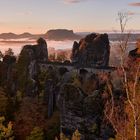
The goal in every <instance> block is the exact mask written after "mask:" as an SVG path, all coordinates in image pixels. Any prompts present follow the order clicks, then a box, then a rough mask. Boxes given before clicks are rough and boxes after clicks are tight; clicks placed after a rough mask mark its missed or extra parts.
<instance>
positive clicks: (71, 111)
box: [58, 84, 114, 140]
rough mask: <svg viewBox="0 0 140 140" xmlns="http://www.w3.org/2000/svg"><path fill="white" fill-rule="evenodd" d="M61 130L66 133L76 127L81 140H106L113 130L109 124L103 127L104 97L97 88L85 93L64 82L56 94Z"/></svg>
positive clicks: (68, 133)
mask: <svg viewBox="0 0 140 140" xmlns="http://www.w3.org/2000/svg"><path fill="white" fill-rule="evenodd" d="M58 104H59V109H60V112H61V113H60V114H61V115H60V123H61V131H62V132H63V133H65V134H66V135H72V133H73V132H74V131H75V130H76V129H78V130H79V131H80V134H81V140H99V139H101V140H107V139H109V138H110V137H112V136H113V134H114V132H113V129H112V128H111V127H110V126H105V127H103V125H104V123H103V110H104V99H103V97H102V93H101V92H100V91H99V90H95V91H94V92H93V93H92V94H90V95H87V94H85V93H84V92H83V91H82V90H81V89H80V88H77V87H75V86H74V85H72V84H65V85H63V86H62V88H61V90H60V94H59V96H58Z"/></svg>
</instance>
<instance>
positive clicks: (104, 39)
mask: <svg viewBox="0 0 140 140" xmlns="http://www.w3.org/2000/svg"><path fill="white" fill-rule="evenodd" d="M109 55H110V45H109V39H108V35H107V34H95V33H93V34H90V35H87V36H86V37H85V38H83V39H81V40H80V42H79V43H77V42H76V41H75V42H74V44H73V49H72V56H71V60H72V62H73V63H76V64H78V65H79V66H108V65H109Z"/></svg>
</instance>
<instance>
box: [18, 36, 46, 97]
mask: <svg viewBox="0 0 140 140" xmlns="http://www.w3.org/2000/svg"><path fill="white" fill-rule="evenodd" d="M47 61H48V49H47V43H46V41H45V40H44V39H43V38H40V39H38V40H37V44H36V45H26V46H24V47H23V49H22V51H21V53H20V55H19V59H18V62H17V67H18V77H19V78H18V80H19V88H20V89H23V92H24V93H25V92H26V93H27V94H28V95H33V94H38V88H39V83H38V82H39V80H38V73H39V64H40V63H42V62H47Z"/></svg>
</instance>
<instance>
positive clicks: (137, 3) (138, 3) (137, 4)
mask: <svg viewBox="0 0 140 140" xmlns="http://www.w3.org/2000/svg"><path fill="white" fill-rule="evenodd" d="M129 6H140V2H133V3H129Z"/></svg>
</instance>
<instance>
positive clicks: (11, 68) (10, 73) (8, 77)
mask: <svg viewBox="0 0 140 140" xmlns="http://www.w3.org/2000/svg"><path fill="white" fill-rule="evenodd" d="M15 63H16V57H15V56H10V55H5V56H4V57H3V61H2V62H0V86H2V87H4V88H5V91H6V92H7V94H9V95H10V96H13V95H15V94H16V90H17V77H16V69H15Z"/></svg>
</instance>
